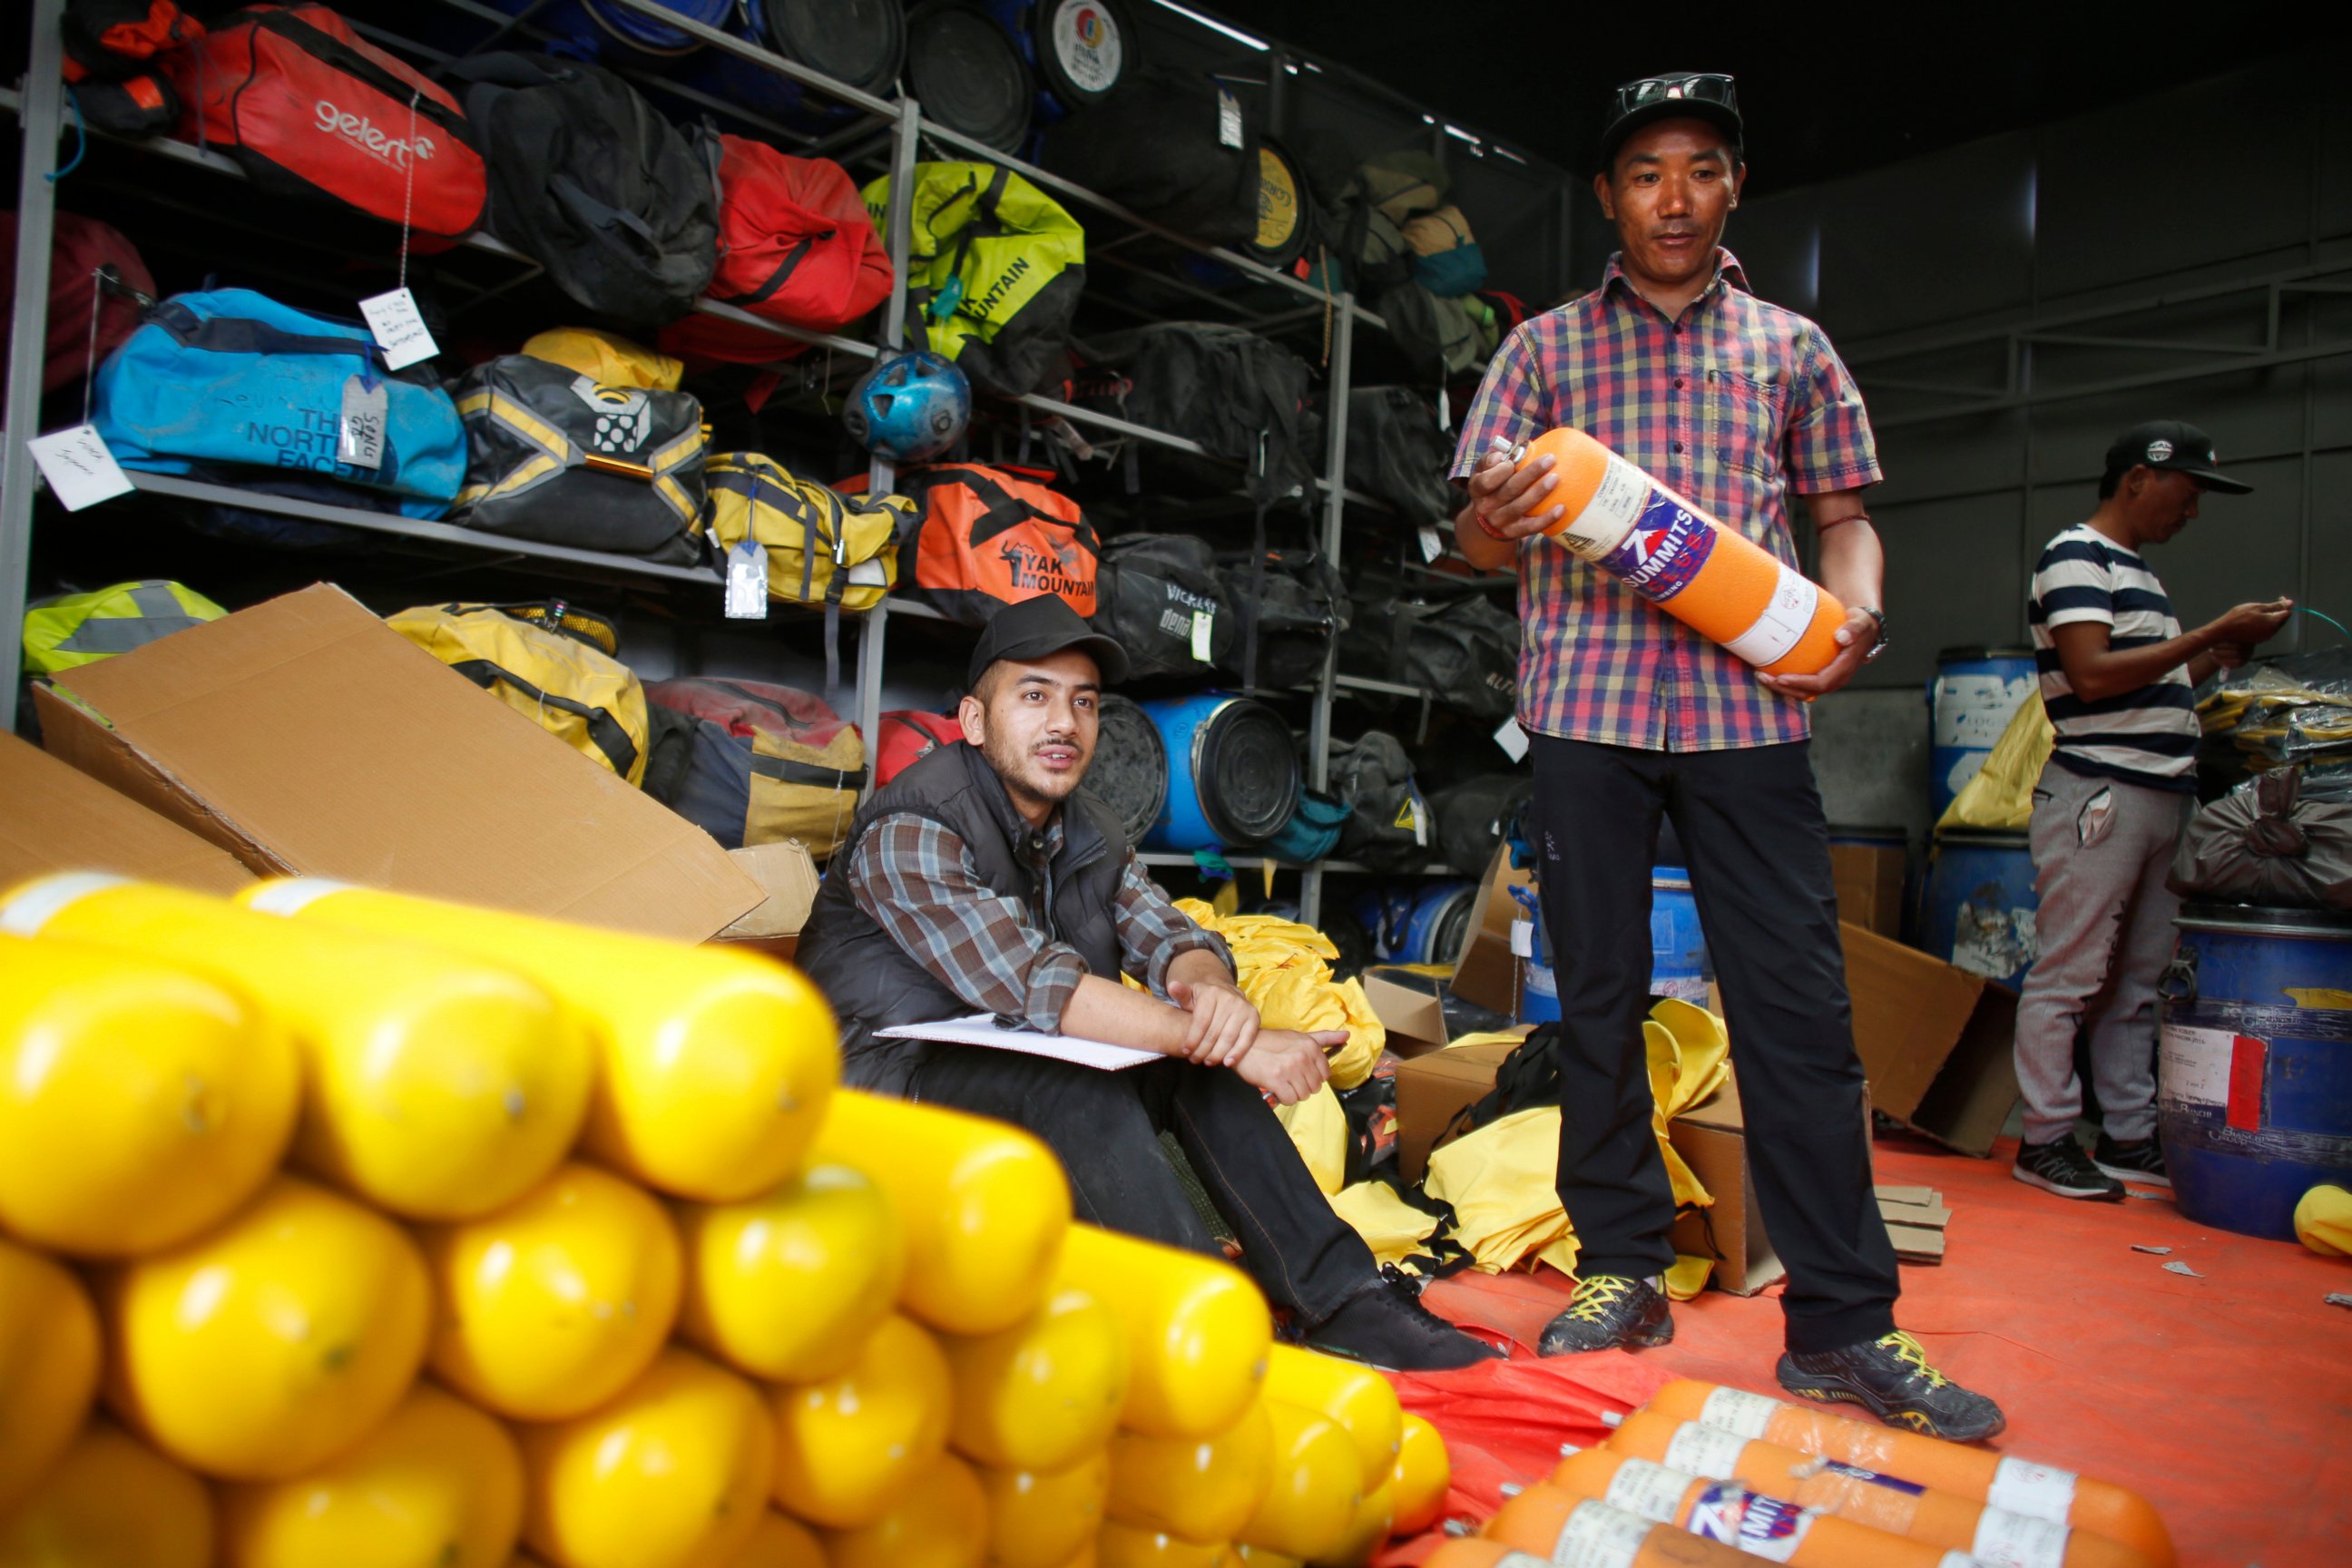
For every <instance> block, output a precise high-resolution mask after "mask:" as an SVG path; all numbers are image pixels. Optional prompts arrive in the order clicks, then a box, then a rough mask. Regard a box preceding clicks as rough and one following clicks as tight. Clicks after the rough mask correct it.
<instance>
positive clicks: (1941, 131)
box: [1138, 0, 2335, 195]
mask: <svg viewBox="0 0 2352 1568" xmlns="http://www.w3.org/2000/svg"><path fill="white" fill-rule="evenodd" d="M1138 3H1140V4H1149V3H1150V0H1138ZM1195 8H1196V9H1200V10H1204V11H1208V12H1210V13H1212V14H1213V15H1216V16H1222V17H1223V18H1224V19H1225V20H1227V21H1230V22H1234V23H1235V24H1238V25H1241V26H1246V27H1249V28H1251V29H1253V30H1257V31H1262V32H1264V33H1265V34H1266V35H1267V36H1269V37H1276V38H1279V39H1281V40H1282V41H1284V42H1286V43H1288V44H1291V45H1294V46H1296V47H1299V48H1301V49H1304V50H1306V51H1307V52H1308V53H1309V54H1313V55H1317V56H1320V57H1322V58H1327V59H1330V60H1335V61H1337V62H1339V64H1342V65H1345V66H1349V67H1351V68H1355V69H1356V70H1359V71H1361V72H1363V73H1364V74H1366V75H1367V76H1370V77H1371V78H1373V79H1375V80H1378V81H1380V82H1382V83H1385V84H1387V85H1389V86H1391V87H1393V88H1396V89H1399V90H1401V91H1402V92H1404V93H1406V94H1407V95H1409V96H1410V97H1412V98H1414V99H1417V100H1421V101H1422V102H1423V103H1424V104H1427V105H1429V106H1430V107H1432V108H1433V109H1434V110H1437V111H1439V112H1442V113H1443V114H1444V115H1446V116H1448V117H1450V118H1453V119H1454V120H1456V121H1458V122H1460V123H1462V124H1464V125H1465V126H1468V127H1471V128H1474V129H1477V130H1483V131H1485V132H1488V133H1489V134H1492V135H1495V136H1497V137H1500V138H1503V139H1504V140H1506V141H1508V140H1510V139H1513V138H1516V139H1517V140H1518V141H1519V142H1523V143H1525V144H1526V145H1527V147H1528V149H1529V150H1531V151H1533V152H1536V153H1540V154H1542V155H1543V156H1545V157H1547V158H1549V159H1551V160H1553V161H1554V162H1556V163H1563V164H1566V165H1567V166H1568V167H1570V168H1571V169H1574V170H1577V171H1579V172H1589V171H1590V168H1591V156H1592V153H1591V144H1592V141H1593V137H1594V133H1595V132H1596V131H1597V130H1598V128H1599V118H1600V113H1601V104H1602V103H1603V102H1604V101H1605V100H1606V96H1607V94H1608V91H1609V89H1611V88H1612V87H1613V86H1614V85H1616V84H1617V83H1618V82H1621V81H1623V80H1626V79H1629V78H1633V77H1637V76H1642V75H1646V74H1652V73H1654V72H1658V71H1661V70H1675V69H1683V70H1728V71H1730V72H1732V73H1733V74H1735V75H1736V76H1737V77H1738V79H1739V90H1740V106H1741V109H1742V111H1743V112H1744V114H1745V115H1746V118H1747V121H1748V163H1749V165H1750V168H1751V170H1752V171H1753V172H1752V174H1751V178H1752V180H1753V181H1754V182H1755V184H1753V185H1751V187H1750V188H1751V189H1753V190H1755V191H1756V192H1757V193H1758V194H1759V195H1761V194H1763V193H1764V192H1766V191H1768V190H1769V189H1771V188H1773V187H1776V186H1778V187H1783V188H1785V187H1787V186H1790V185H1801V184H1813V183H1815V182H1818V181H1821V180H1825V179H1832V178H1834V177H1836V176H1838V175H1840V174H1851V173H1853V172H1854V171H1857V170H1860V169H1865V168H1869V167H1871V166H1873V165H1875V164H1880V163H1891V162H1893V161H1895V160H1896V159H1900V158H1905V157H1908V156H1911V155H1912V154H1915V153H1923V152H1927V151H1930V150H1932V149H1935V148H1937V147H1944V146H1949V145H1951V144H1953V143H1955V142H1966V141H1969V140H1972V139H1974V138H1976V137H1980V136H1988V135H1992V134H1994V133H1996V132H2003V131H2012V130H2018V129H2021V128H2023V127H2026V126H2029V125H2033V124H2037V123H2040V122H2042V121H2051V120H2058V119H2063V118H2065V117H2066V116H2068V115H2071V114H2075V113H2079V112H2081V111H2083V110H2088V109H2093V108H2095V107H2097V106H2099V105H2101V104H2105V103H2113V102H2116V101H2119V100H2126V99H2132V98H2138V97H2143V96H2146V95H2147V94H2150V93H2154V92H2157V91H2159V90H2161V89H2165V88H2168V87H2171V86H2174V85H2177V84H2179V83H2181V82H2186V81H2192V80H2196V79H2200V78H2202V77H2208V76H2213V75H2218V74H2220V73H2221V72H2223V71H2226V70H2230V69H2231V68H2235V67H2238V66H2242V65H2245V64H2248V63H2250V62H2252V61H2253V60H2256V59H2259V58H2264V57H2266V56H2275V55H2286V54H2291V53H2293V52H2294V51H2296V50H2298V49H2301V50H2306V51H2307V50H2310V49H2312V48H2314V47H2317V46H2318V43H2319V40H2318V39H2317V38H2315V37H2313V36H2312V34H2313V31H2314V28H2315V25H2316V18H2317V16H2319V15H2320V14H2321V12H2322V10H2323V7H2320V6H2317V5H2278V4H2273V3H2270V0H2243V3H2224V4H2213V3H2211V0H2205V3H2202V4H2195V5H2189V4H2181V3H2179V0H2144V3H2142V4H2138V5H2104V4H2084V0H2042V4H2038V5H2022V4H2015V3H2013V0H1984V3H1981V4H1973V5H1949V4H1937V3H1936V0H1889V3H1887V4H1881V5H1869V6H1860V5H1839V4H1831V3H1822V4H1816V5H1770V4H1767V5H1720V4H1712V5H1710V4H1701V5H1667V4H1655V3H1653V4H1648V5H1622V4H1621V5H1613V6H1612V5H1568V4H1559V3H1553V4H1543V3H1539V0H1211V3H1209V4H1205V5H1198V6H1196V7H1195ZM2325 9H2328V10H2333V9H2335V7H2326V8H2325ZM2330 31H2333V29H2330ZM2328 47H2330V48H2331V49H2332V48H2333V46H2328ZM2306 58H2308V57H2306ZM2315 63H2316V62H2315ZM2321 68H2326V67H2321ZM2149 173H2150V172H2149V171H2145V170H2142V171H2133V170H2118V171H2117V177H2118V178H2142V177H2147V175H2148V174H2149Z"/></svg>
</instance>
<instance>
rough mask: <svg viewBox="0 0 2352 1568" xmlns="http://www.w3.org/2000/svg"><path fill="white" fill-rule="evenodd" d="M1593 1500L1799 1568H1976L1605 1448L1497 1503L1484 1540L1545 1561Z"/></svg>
mask: <svg viewBox="0 0 2352 1568" xmlns="http://www.w3.org/2000/svg"><path fill="white" fill-rule="evenodd" d="M1595 1499H1597V1500H1600V1501H1601V1502H1605V1503H1607V1504H1609V1505H1610V1506H1611V1507H1612V1508H1622V1509H1623V1510H1625V1511H1626V1512H1627V1513H1631V1514H1638V1515H1639V1516H1641V1517H1642V1518H1643V1519H1646V1520H1649V1521H1652V1522H1653V1523H1656V1524H1671V1525H1673V1526H1675V1528H1676V1529H1678V1530H1687V1531H1690V1532H1691V1533H1692V1534H1693V1535H1700V1536H1705V1537H1706V1539H1707V1540H1709V1541H1720V1542H1723V1543H1724V1544H1725V1545H1726V1546H1736V1547H1738V1549H1739V1550H1740V1551H1742V1552H1748V1554H1749V1555H1751V1556H1757V1557H1769V1558H1771V1559H1772V1560H1773V1561H1775V1562H1778V1563H1797V1564H1799V1565H1800V1568H1976V1564H1975V1563H1972V1562H1971V1561H1970V1560H1969V1557H1968V1556H1967V1554H1965V1553H1963V1552H1952V1551H1948V1550H1946V1549H1944V1548H1941V1547H1936V1546H1929V1545H1928V1544H1927V1543H1926V1542H1919V1541H1906V1540H1905V1539H1904V1538H1903V1537H1901V1536H1899V1535H1889V1534H1888V1533H1887V1532H1886V1531H1883V1530H1874V1529H1872V1528H1871V1527H1870V1526H1869V1525H1866V1524H1856V1523H1854V1522H1853V1521H1852V1520H1845V1519H1839V1518H1836V1517H1835V1516H1833V1515H1830V1514H1824V1513H1822V1511H1821V1510H1818V1509H1810V1508H1803V1507H1801V1506H1799V1505H1798V1504H1796V1503H1793V1502H1790V1501H1789V1500H1786V1499H1784V1498H1776V1497H1772V1496H1769V1495H1768V1494H1766V1493H1763V1492H1758V1491H1751V1490H1750V1489H1748V1488H1746V1487H1744V1486H1741V1485H1740V1484H1739V1483H1738V1481H1717V1480H1707V1479H1704V1478H1701V1477H1698V1476H1693V1475H1686V1474H1685V1473H1684V1472H1682V1471H1680V1470H1670V1469H1667V1468H1665V1467H1664V1466H1663V1465H1654V1464H1652V1463H1651V1462H1650V1461H1649V1460H1647V1459H1629V1458H1624V1457H1622V1455H1617V1454H1612V1453H1610V1452H1608V1451H1607V1450H1606V1449H1602V1448H1588V1449H1586V1450H1585V1451H1584V1452H1583V1453H1580V1454H1571V1455H1570V1456H1569V1457H1568V1458H1566V1459H1564V1460H1562V1461H1561V1462H1560V1464H1559V1468H1557V1469H1555V1470H1553V1471H1552V1473H1551V1479H1550V1480H1549V1482H1548V1483H1547V1484H1546V1485H1543V1486H1539V1487H1530V1488H1528V1489H1527V1490H1526V1491H1523V1492H1521V1493H1520V1494H1519V1495H1518V1496H1517V1497H1515V1498H1512V1499H1511V1500H1508V1501H1507V1502H1506V1503H1504V1504H1503V1506H1502V1509H1501V1510H1500V1511H1499V1512H1497V1513H1496V1515H1495V1517H1494V1519H1493V1520H1492V1521H1490V1522H1489V1523H1488V1524H1487V1526H1486V1533H1487V1534H1488V1535H1491V1536H1493V1537H1494V1538H1495V1539H1496V1540H1497V1541H1509V1542H1516V1543H1517V1544H1518V1545H1520V1546H1524V1547H1526V1548H1528V1550H1529V1551H1531V1552H1532V1551H1537V1550H1542V1551H1545V1552H1549V1551H1550V1550H1551V1543H1552V1542H1554V1541H1555V1540H1557V1539H1559V1530H1560V1526H1561V1525H1562V1524H1563V1523H1564V1522H1565V1521H1567V1518H1568V1515H1569V1514H1570V1513H1571V1512H1573V1511H1574V1510H1575V1508H1576V1506H1577V1504H1579V1503H1580V1502H1585V1501H1588V1500H1595Z"/></svg>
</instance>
